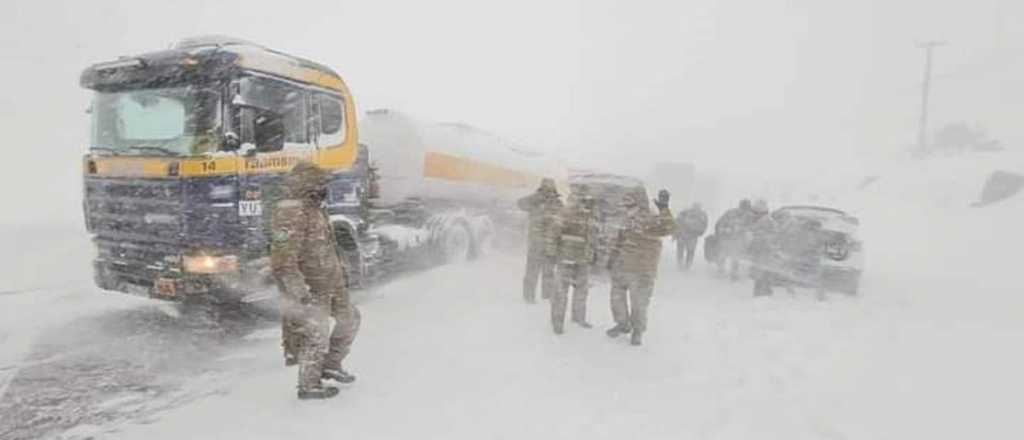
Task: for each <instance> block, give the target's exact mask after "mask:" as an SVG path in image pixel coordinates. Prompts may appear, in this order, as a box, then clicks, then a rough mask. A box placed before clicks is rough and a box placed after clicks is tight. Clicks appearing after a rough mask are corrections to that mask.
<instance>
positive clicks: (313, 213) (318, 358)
mask: <svg viewBox="0 0 1024 440" xmlns="http://www.w3.org/2000/svg"><path fill="white" fill-rule="evenodd" d="M328 178H329V175H328V173H327V172H325V171H324V170H321V169H319V168H317V167H316V166H315V165H313V164H310V163H307V162H301V163H299V164H297V165H295V167H294V168H293V169H292V171H291V172H290V173H289V174H288V175H287V176H286V177H285V181H284V184H283V185H284V188H283V193H282V196H281V199H280V200H279V201H278V202H277V203H276V205H275V207H274V212H273V217H272V241H271V255H270V260H271V269H272V271H273V275H274V278H275V280H276V281H277V284H278V288H279V289H280V291H281V314H282V317H283V318H282V319H283V325H282V327H283V329H284V330H286V331H287V332H288V333H286V334H285V337H284V339H285V348H286V350H288V349H291V350H293V354H294V355H295V357H296V359H297V362H298V364H299V380H298V382H299V383H298V396H299V398H300V399H323V398H329V397H334V396H336V395H337V394H338V389H337V388H336V387H333V386H325V385H323V382H322V380H323V379H333V380H335V381H338V382H341V383H350V382H352V381H354V380H355V377H354V376H352V375H351V374H348V373H347V372H346V371H345V370H344V369H342V367H341V363H342V361H343V360H344V359H345V356H346V355H347V354H348V352H349V348H350V347H351V345H352V342H353V341H354V340H355V336H356V333H357V332H358V329H359V322H360V315H359V311H358V310H357V309H356V308H355V306H353V305H352V304H351V303H350V302H349V296H348V291H347V289H346V287H345V273H344V267H343V266H342V263H341V259H340V257H339V256H338V254H337V250H336V249H337V241H336V238H335V236H334V230H333V228H332V227H331V224H330V221H329V219H328V218H327V215H326V214H325V212H324V210H323V203H324V201H325V199H326V197H327V181H328ZM330 318H333V319H334V321H335V322H334V329H333V331H330V334H328V332H329V329H330ZM325 348H326V353H325Z"/></svg>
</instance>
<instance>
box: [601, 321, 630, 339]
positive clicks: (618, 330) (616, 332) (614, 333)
mask: <svg viewBox="0 0 1024 440" xmlns="http://www.w3.org/2000/svg"><path fill="white" fill-rule="evenodd" d="M629 332H630V329H629V326H628V325H625V324H615V327H612V328H610V329H608V331H606V332H605V334H607V335H608V337H609V338H617V337H619V336H620V335H624V334H626V333H629Z"/></svg>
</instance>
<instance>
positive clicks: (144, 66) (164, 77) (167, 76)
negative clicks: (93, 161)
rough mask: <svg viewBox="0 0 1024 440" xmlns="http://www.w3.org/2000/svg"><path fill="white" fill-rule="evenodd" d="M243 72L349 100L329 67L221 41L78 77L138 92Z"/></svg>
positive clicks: (123, 60) (208, 39) (92, 69)
mask: <svg viewBox="0 0 1024 440" xmlns="http://www.w3.org/2000/svg"><path fill="white" fill-rule="evenodd" d="M246 70H251V71H256V72H261V73H266V74H270V75H275V76H279V77H282V78H285V79H289V80H292V81H296V82H301V83H306V84H311V85H315V86H319V87H323V88H325V89H329V90H333V91H336V92H339V93H341V94H343V95H346V96H347V95H348V89H347V88H346V87H345V83H344V81H342V79H341V76H340V75H338V73H337V72H335V71H334V70H332V69H331V68H330V67H327V66H325V65H323V64H319V63H316V62H313V61H310V60H307V59H305V58H300V57H297V56H293V55H289V54H286V53H283V52H278V51H275V50H272V49H268V48H266V47H264V46H261V45H259V44H256V43H252V42H250V41H246V40H242V39H239V38H232V37H224V36H205V37H194V38H187V39H184V40H181V41H180V42H178V43H177V44H175V45H173V46H172V48H171V49H168V50H162V51H154V52H147V53H143V54H139V55H134V56H128V57H120V58H118V59H117V60H114V61H107V62H102V63H98V64H94V65H92V66H89V67H88V68H86V69H85V71H83V72H82V77H81V84H82V86H83V87H86V88H89V89H95V90H116V89H124V88H141V87H152V86H159V85H160V84H166V83H170V82H175V81H190V80H218V79H225V78H230V77H232V76H234V75H237V74H238V73H240V72H242V71H246Z"/></svg>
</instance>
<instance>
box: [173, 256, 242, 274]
mask: <svg viewBox="0 0 1024 440" xmlns="http://www.w3.org/2000/svg"><path fill="white" fill-rule="evenodd" d="M181 264H182V266H184V268H185V272H189V273H197V274H217V273H226V272H236V271H238V257H236V256H234V255H219V256H218V255H203V254H198V255H186V256H184V257H182V259H181Z"/></svg>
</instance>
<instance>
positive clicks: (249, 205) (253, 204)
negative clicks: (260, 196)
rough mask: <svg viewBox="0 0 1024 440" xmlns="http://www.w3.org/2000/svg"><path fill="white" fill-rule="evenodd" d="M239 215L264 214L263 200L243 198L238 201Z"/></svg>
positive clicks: (253, 215) (252, 215)
mask: <svg viewBox="0 0 1024 440" xmlns="http://www.w3.org/2000/svg"><path fill="white" fill-rule="evenodd" d="M238 215H240V216H242V217H255V216H259V215H263V201H262V200H241V201H239V202H238Z"/></svg>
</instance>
